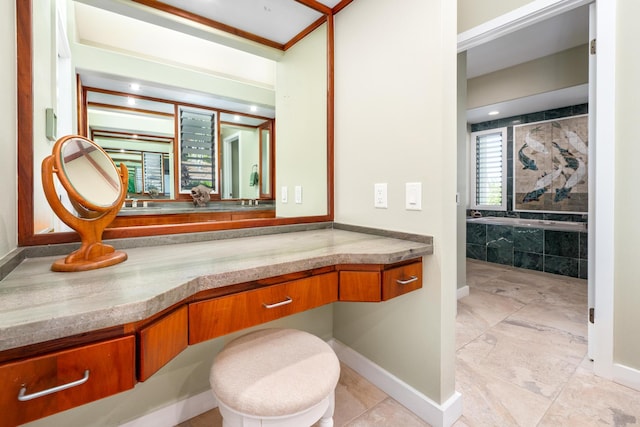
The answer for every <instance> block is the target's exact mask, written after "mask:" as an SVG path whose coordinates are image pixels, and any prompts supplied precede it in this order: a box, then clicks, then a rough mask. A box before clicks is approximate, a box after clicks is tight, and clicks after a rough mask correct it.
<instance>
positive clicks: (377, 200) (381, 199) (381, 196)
mask: <svg viewBox="0 0 640 427" xmlns="http://www.w3.org/2000/svg"><path fill="white" fill-rule="evenodd" d="M373 206H374V207H376V208H380V209H386V208H387V184H386V183H381V184H374V185H373Z"/></svg>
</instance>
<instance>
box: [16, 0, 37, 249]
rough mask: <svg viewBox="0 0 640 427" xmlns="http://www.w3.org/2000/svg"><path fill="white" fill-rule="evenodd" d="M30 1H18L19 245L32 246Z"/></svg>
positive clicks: (31, 48)
mask: <svg viewBox="0 0 640 427" xmlns="http://www.w3.org/2000/svg"><path fill="white" fill-rule="evenodd" d="M31 1H32V0H16V37H17V40H16V42H17V45H16V47H17V73H18V99H17V104H18V122H19V123H23V125H22V126H18V132H17V137H18V199H19V200H20V203H18V245H19V246H24V245H29V244H33V239H32V237H33V236H34V234H35V230H34V229H33V228H34V227H33V226H34V215H33V173H34V167H33V63H32V59H31V58H32V53H33V40H32V31H31V27H32V19H31Z"/></svg>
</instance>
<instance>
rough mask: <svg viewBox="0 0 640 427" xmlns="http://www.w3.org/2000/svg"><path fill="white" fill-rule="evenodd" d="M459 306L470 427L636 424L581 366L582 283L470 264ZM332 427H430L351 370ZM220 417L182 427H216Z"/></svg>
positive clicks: (460, 374)
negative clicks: (466, 291) (467, 290)
mask: <svg viewBox="0 0 640 427" xmlns="http://www.w3.org/2000/svg"><path fill="white" fill-rule="evenodd" d="M467 283H468V284H469V287H470V294H469V296H467V297H465V298H462V299H460V300H459V301H458V317H457V327H456V349H457V351H456V357H457V362H456V389H457V390H458V391H460V392H461V393H462V395H463V401H464V410H463V416H462V417H461V418H460V419H459V420H458V421H457V422H456V423H455V424H454V427H466V426H470V427H471V426H487V427H494V426H495V427H498V426H545V427H546V426H549V427H557V426H562V427H565V426H567V427H573V426H575V427H587V426H616V427H618V426H619V427H624V426H634V425H640V392H638V391H635V390H632V389H629V388H627V387H624V386H621V385H619V384H616V383H613V382H611V381H607V380H604V379H602V378H600V377H596V376H595V375H594V374H593V368H592V363H591V361H590V360H589V359H588V358H587V356H586V355H587V339H586V337H587V323H586V311H587V285H586V281H584V280H580V279H573V278H569V277H563V276H557V275H552V274H548V273H538V272H534V271H529V270H522V269H516V268H510V267H505V266H501V265H497V264H490V263H485V262H480V261H474V260H468V262H467ZM334 422H335V426H336V427H340V426H349V427H353V426H362V427H365V426H385V427H412V426H427V424H426V423H424V422H423V421H421V420H420V419H419V418H418V417H416V416H415V415H414V414H412V413H411V412H410V411H408V410H407V409H406V408H404V407H403V406H402V405H400V404H399V403H398V402H396V401H395V400H393V399H391V398H390V397H388V396H387V395H386V394H385V393H383V392H382V391H381V390H379V389H377V388H376V387H375V386H373V385H372V384H371V383H369V382H368V381H367V380H365V379H364V378H362V377H361V376H359V375H358V374H356V373H355V372H354V371H353V370H351V369H350V368H348V367H347V366H344V365H343V366H342V373H341V376H340V381H339V383H338V387H337V389H336V413H335V417H334ZM221 425H222V420H221V418H220V414H219V412H218V410H217V409H214V410H212V411H209V412H206V413H204V414H202V415H200V416H198V417H195V418H193V419H191V420H189V421H186V422H184V423H182V424H180V427H203V426H209V427H220V426H221Z"/></svg>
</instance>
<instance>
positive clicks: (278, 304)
mask: <svg viewBox="0 0 640 427" xmlns="http://www.w3.org/2000/svg"><path fill="white" fill-rule="evenodd" d="M292 302H293V300H292V299H291V297H287V299H286V300H284V301H280V302H274V303H273V304H266V303H262V306H263V307H264V308H276V307H281V306H283V305H287V304H291V303H292Z"/></svg>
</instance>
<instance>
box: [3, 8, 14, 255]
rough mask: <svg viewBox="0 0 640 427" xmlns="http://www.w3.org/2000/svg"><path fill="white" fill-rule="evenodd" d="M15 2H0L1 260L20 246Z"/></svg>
mask: <svg viewBox="0 0 640 427" xmlns="http://www.w3.org/2000/svg"><path fill="white" fill-rule="evenodd" d="M15 7H16V6H15V2H13V1H4V2H0V52H3V54H4V59H3V61H2V64H0V93H2V94H3V95H2V97H0V151H1V152H2V156H0V183H2V184H1V185H0V195H1V196H0V258H2V257H3V256H5V255H6V254H8V253H9V252H11V251H12V250H14V249H15V248H16V246H17V245H18V231H17V230H18V209H17V197H18V191H17V186H18V179H17V177H18V171H17V161H16V159H17V155H18V153H17V147H18V146H17V117H16V116H17V113H16V94H17V76H16V72H17V70H16V12H15Z"/></svg>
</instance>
